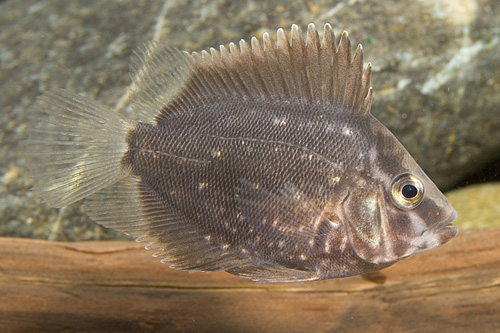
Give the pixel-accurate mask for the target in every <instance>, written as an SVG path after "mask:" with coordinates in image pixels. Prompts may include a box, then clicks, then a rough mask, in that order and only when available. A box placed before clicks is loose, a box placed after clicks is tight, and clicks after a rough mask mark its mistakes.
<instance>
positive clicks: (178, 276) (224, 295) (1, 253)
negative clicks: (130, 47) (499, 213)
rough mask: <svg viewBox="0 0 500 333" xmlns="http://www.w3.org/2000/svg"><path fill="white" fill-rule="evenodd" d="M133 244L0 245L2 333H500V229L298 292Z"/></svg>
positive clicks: (4, 241)
mask: <svg viewBox="0 0 500 333" xmlns="http://www.w3.org/2000/svg"><path fill="white" fill-rule="evenodd" d="M150 255H151V253H148V252H147V251H144V250H143V249H142V247H141V245H139V244H136V243H133V242H78V243H58V242H47V241H40V240H30V239H13V238H0V293H1V298H0V331H2V332H46V331H50V332H62V331H64V332H99V331H108V332H177V331H184V332H192V331H199V332H215V331H216V332H350V331H360V332H362V331H366V332H368V331H369V332H397V331H411V332H434V331H439V332H470V331H474V332H494V331H497V332H500V228H490V229H484V230H471V231H463V232H461V233H460V234H459V236H458V237H457V238H456V239H454V240H452V241H451V242H450V243H449V244H446V245H445V246H443V247H442V248H439V249H436V250H434V251H431V252H428V253H423V254H420V255H416V256H415V257H412V258H409V259H406V260H404V261H402V262H400V263H398V264H396V265H394V266H392V267H389V268H387V269H385V270H383V271H381V272H377V273H373V274H368V275H363V276H355V277H351V278H343V279H333V280H327V281H318V282H309V283H297V284H257V283H253V282H251V281H248V280H245V279H241V278H237V277H234V276H232V275H229V274H226V273H213V274H205V273H193V274H190V273H188V272H183V271H177V270H172V269H169V268H168V267H167V266H166V265H162V264H160V263H159V262H158V261H157V259H155V258H152V257H151V256H150Z"/></svg>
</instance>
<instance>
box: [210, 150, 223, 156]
mask: <svg viewBox="0 0 500 333" xmlns="http://www.w3.org/2000/svg"><path fill="white" fill-rule="evenodd" d="M221 155H222V152H221V151H220V150H219V149H215V150H213V151H212V157H221Z"/></svg>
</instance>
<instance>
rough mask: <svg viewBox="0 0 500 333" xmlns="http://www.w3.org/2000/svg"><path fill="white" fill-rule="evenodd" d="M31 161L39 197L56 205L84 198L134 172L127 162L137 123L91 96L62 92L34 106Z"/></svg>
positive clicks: (28, 149)
mask: <svg viewBox="0 0 500 333" xmlns="http://www.w3.org/2000/svg"><path fill="white" fill-rule="evenodd" d="M30 111H31V115H30V120H31V123H32V125H33V128H32V132H31V133H30V138H29V140H28V141H27V142H26V159H27V163H28V167H29V168H30V170H31V173H32V175H33V177H34V178H35V179H36V184H35V187H34V188H33V190H34V192H35V193H36V195H38V196H40V197H42V199H43V200H44V201H45V202H47V203H48V204H49V205H51V206H52V207H62V206H66V205H68V204H70V203H73V202H75V201H78V200H80V199H83V198H85V197H87V196H89V195H91V194H92V193H95V192H97V191H98V190H100V189H102V188H104V187H107V186H109V185H111V184H113V183H116V182H118V181H119V180H121V179H123V178H124V177H126V176H128V174H129V171H127V170H126V168H125V167H123V166H122V164H121V159H122V157H123V155H124V154H125V152H126V151H127V142H126V136H127V132H128V130H129V129H130V128H131V126H133V124H132V123H131V122H128V121H126V120H124V119H122V118H121V117H120V116H119V115H118V114H117V113H116V112H114V111H112V110H109V109H108V108H106V107H104V106H101V105H99V104H97V103H95V102H93V101H91V100H89V99H87V98H84V97H81V96H78V95H76V94H73V93H70V92H67V91H65V90H57V91H52V92H47V93H45V94H43V95H42V96H40V97H39V98H38V99H37V102H36V103H35V105H34V106H32V107H31V110H30Z"/></svg>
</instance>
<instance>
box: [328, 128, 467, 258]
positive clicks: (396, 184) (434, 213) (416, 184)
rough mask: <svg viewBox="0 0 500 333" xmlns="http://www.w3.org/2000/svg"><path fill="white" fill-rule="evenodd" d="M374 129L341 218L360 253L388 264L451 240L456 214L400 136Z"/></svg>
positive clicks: (340, 211)
mask: <svg viewBox="0 0 500 333" xmlns="http://www.w3.org/2000/svg"><path fill="white" fill-rule="evenodd" d="M375 128H376V129H377V136H376V137H377V139H376V140H374V143H373V146H372V147H371V148H370V153H369V155H370V156H369V163H366V167H365V168H364V170H362V171H361V172H360V173H358V174H357V175H356V176H355V177H353V178H351V182H350V185H349V186H348V187H346V189H345V191H344V196H343V200H342V203H341V204H340V205H337V207H338V209H337V216H339V217H340V219H341V220H342V221H343V222H344V225H345V226H346V229H347V232H348V235H349V241H350V245H351V248H352V249H353V250H354V252H355V253H356V255H357V256H359V257H361V258H362V259H363V260H365V261H367V262H370V263H373V264H376V265H377V264H380V265H389V264H391V263H394V262H396V261H399V260H401V259H403V258H405V257H408V256H410V255H412V254H415V253H419V252H423V251H427V250H431V249H434V248H437V247H439V246H441V245H443V244H444V243H446V242H448V241H449V240H450V239H451V238H453V237H454V236H455V235H456V234H457V233H458V227H457V226H455V225H453V224H451V223H452V222H453V220H455V219H456V217H457V212H456V211H455V209H454V208H453V206H452V205H451V203H450V202H449V201H448V199H447V198H446V197H445V196H444V195H443V193H441V191H440V190H439V189H438V188H437V186H436V185H435V184H434V183H433V182H432V180H430V179H429V177H428V176H427V175H426V174H425V173H424V171H423V170H422V169H421V168H420V167H419V166H418V164H417V163H416V162H415V160H414V159H413V158H412V157H411V155H410V154H409V153H408V151H407V150H406V149H405V148H404V147H403V145H402V144H401V143H399V141H398V140H397V139H396V137H394V135H392V133H390V131H389V130H388V129H387V128H385V127H384V126H383V125H381V124H380V123H378V122H376V124H375Z"/></svg>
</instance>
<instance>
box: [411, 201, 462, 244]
mask: <svg viewBox="0 0 500 333" xmlns="http://www.w3.org/2000/svg"><path fill="white" fill-rule="evenodd" d="M457 216H458V215H457V212H456V210H453V212H452V213H451V214H450V215H449V216H448V217H447V218H446V219H444V220H442V221H440V222H439V223H437V224H436V225H434V226H433V227H432V228H429V229H427V230H425V231H424V232H423V233H422V235H421V236H420V237H418V238H417V239H415V240H414V241H413V242H412V245H413V246H415V247H416V248H417V251H415V253H418V252H424V251H427V250H432V249H434V248H437V247H439V246H441V245H443V244H445V243H447V242H448V241H449V240H450V239H452V238H453V237H455V236H456V235H457V234H458V226H456V225H454V224H452V222H453V221H454V220H455V219H456V218H457Z"/></svg>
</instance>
